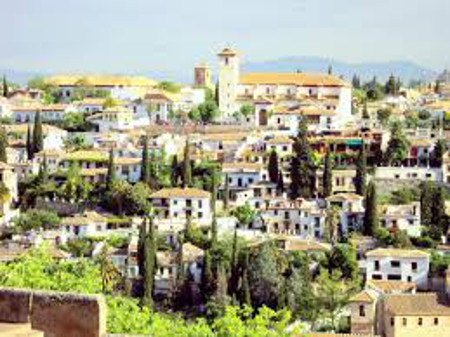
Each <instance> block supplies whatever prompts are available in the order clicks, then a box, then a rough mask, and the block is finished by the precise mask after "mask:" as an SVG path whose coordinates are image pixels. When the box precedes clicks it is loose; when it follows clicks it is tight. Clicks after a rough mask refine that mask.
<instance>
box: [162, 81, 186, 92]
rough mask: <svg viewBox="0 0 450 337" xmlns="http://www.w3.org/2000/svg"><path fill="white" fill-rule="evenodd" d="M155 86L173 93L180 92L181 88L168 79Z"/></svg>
mask: <svg viewBox="0 0 450 337" xmlns="http://www.w3.org/2000/svg"><path fill="white" fill-rule="evenodd" d="M157 88H158V89H161V90H164V91H168V92H170V93H174V94H176V93H178V92H180V90H181V87H180V86H179V85H178V84H176V83H173V82H169V81H161V82H159V83H158V85H157Z"/></svg>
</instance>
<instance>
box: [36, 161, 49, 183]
mask: <svg viewBox="0 0 450 337" xmlns="http://www.w3.org/2000/svg"><path fill="white" fill-rule="evenodd" d="M38 180H39V181H40V182H41V183H44V184H45V183H47V182H48V167H47V156H46V155H45V154H44V157H43V159H42V164H41V165H40V167H39V173H38Z"/></svg>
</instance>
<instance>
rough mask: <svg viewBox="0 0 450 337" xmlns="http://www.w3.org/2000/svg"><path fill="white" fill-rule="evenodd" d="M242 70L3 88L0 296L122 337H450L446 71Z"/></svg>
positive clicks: (231, 53)
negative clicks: (59, 302)
mask: <svg viewBox="0 0 450 337" xmlns="http://www.w3.org/2000/svg"><path fill="white" fill-rule="evenodd" d="M244 55H245V50H242V51H240V50H237V49H234V48H231V47H226V48H223V49H221V50H217V55H216V64H214V65H212V64H211V65H210V64H207V63H205V62H199V63H198V64H197V65H195V66H193V69H192V83H189V84H180V83H175V82H172V81H161V80H154V79H151V78H148V77H144V76H125V75H111V74H103V75H92V74H76V75H74V74H54V75H50V76H42V77H35V78H33V79H31V80H30V81H29V82H28V84H27V85H18V84H15V83H13V82H11V81H9V79H8V78H7V77H6V76H3V78H2V81H1V83H0V93H1V97H0V286H1V287H6V288H27V289H34V290H49V291H64V292H75V293H83V294H84V293H85V294H96V295H98V294H102V295H104V296H105V297H106V306H107V310H108V316H107V324H106V331H104V333H106V332H107V333H109V334H126V333H129V334H133V335H137V334H150V335H151V336H155V337H159V336H169V337H170V336H197V337H202V336H235V335H232V334H231V333H230V331H232V329H233V327H236V326H237V325H242V326H246V325H248V326H249V328H248V329H254V330H252V332H251V333H250V332H247V334H242V335H240V336H274V337H275V336H299V337H300V336H305V337H307V336H308V337H320V336H322V337H342V336H348V337H351V336H359V337H374V336H379V337H404V336H408V337H415V336H427V337H444V336H449V335H450V227H449V224H450V154H449V149H450V71H449V70H445V71H443V72H442V73H441V74H440V75H439V76H438V77H437V78H434V79H432V80H430V81H422V82H417V83H404V82H403V80H402V78H399V77H398V76H397V75H396V74H395V73H393V74H392V75H391V76H390V77H389V78H388V79H387V81H381V80H378V79H377V78H376V77H374V78H373V79H369V80H367V79H363V78H361V77H360V75H359V74H357V73H355V74H354V76H353V78H345V77H343V76H341V75H340V74H339V73H337V72H335V71H334V69H333V67H332V66H330V67H328V69H323V71H322V72H321V73H312V72H303V71H301V70H298V71H297V72H291V73H287V72H278V73H275V72H261V73H252V72H244V71H243V70H242V63H243V61H244V59H245V56H244ZM4 298H5V297H4V295H2V293H1V292H0V308H4V305H5V304H4V303H6V302H4ZM6 311H8V309H6ZM6 311H5V312H6ZM2 317H3V316H2V313H1V312H0V322H1V321H2ZM155 317H156V318H155ZM20 322H21V323H23V322H22V321H20ZM157 324H159V325H160V326H159V327H157ZM37 326H38V327H39V326H40V327H41V328H36V326H35V325H33V329H34V330H31V328H30V334H29V336H39V331H46V330H45V324H44V325H37ZM162 326H163V327H162ZM0 327H1V324H0ZM175 327H176V329H178V330H176V331H178V332H175V330H171V329H175ZM250 327H251V328H250ZM21 328H22V327H21ZM236 328H237V327H236ZM263 328H264V329H266V330H268V331H271V334H269V333H268V332H267V331H266V332H264V333H263V332H262V331H263V330H258V329H263ZM183 329H184V330H183ZM0 331H1V329H0ZM33 331H35V332H36V335H34V334H33V335H32V334H31V333H32V332H33ZM94 335H95V334H93V335H92V336H94ZM0 336H3V335H1V333H0ZM5 336H6V335H5ZM21 336H22V335H21ZM23 336H25V334H24V335H23ZM27 336H28V335H27ZM41 336H44V335H41ZM45 336H57V337H59V335H56V334H55V335H51V334H47V332H46V334H45ZM61 336H62V335H61ZM67 336H69V334H68V335H67ZM70 336H71V335H70ZM77 336H78V335H77ZM85 336H87V335H85ZM95 336H100V335H95ZM105 336H106V335H105ZM236 336H237V335H236Z"/></svg>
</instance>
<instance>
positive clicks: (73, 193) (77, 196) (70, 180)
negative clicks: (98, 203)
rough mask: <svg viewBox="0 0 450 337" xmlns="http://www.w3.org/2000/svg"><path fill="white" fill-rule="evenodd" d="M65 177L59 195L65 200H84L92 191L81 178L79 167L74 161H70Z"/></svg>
mask: <svg viewBox="0 0 450 337" xmlns="http://www.w3.org/2000/svg"><path fill="white" fill-rule="evenodd" d="M65 178H66V179H65V181H64V183H63V185H62V186H61V190H60V195H61V196H62V197H64V198H65V199H66V200H67V201H75V202H80V201H85V200H86V199H87V198H88V196H89V193H90V192H91V191H92V186H91V185H90V184H89V183H88V182H85V181H84V180H83V177H82V175H81V168H80V167H79V166H78V165H77V164H76V163H72V164H71V165H70V166H69V168H68V169H67V172H66V177H65Z"/></svg>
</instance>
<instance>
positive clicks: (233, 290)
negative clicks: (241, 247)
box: [228, 226, 239, 296]
mask: <svg viewBox="0 0 450 337" xmlns="http://www.w3.org/2000/svg"><path fill="white" fill-rule="evenodd" d="M238 253H239V252H238V236H237V226H236V227H235V228H234V235H233V246H232V250H231V277H230V280H229V285H228V290H229V293H230V295H231V296H234V295H236V294H237V290H238V282H239V265H238Z"/></svg>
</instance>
